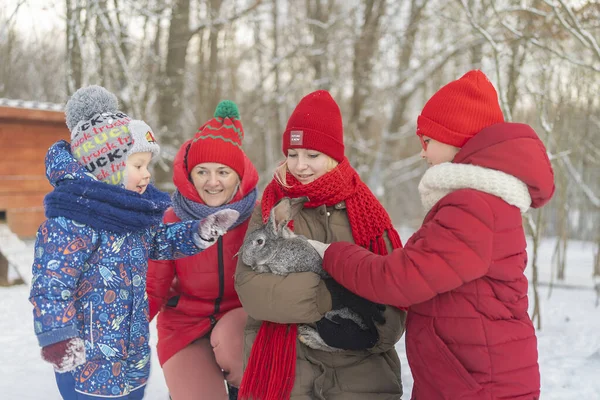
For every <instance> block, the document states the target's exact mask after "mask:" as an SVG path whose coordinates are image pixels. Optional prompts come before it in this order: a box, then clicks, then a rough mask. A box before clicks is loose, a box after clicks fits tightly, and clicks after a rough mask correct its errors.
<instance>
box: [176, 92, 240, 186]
mask: <svg viewBox="0 0 600 400" xmlns="http://www.w3.org/2000/svg"><path fill="white" fill-rule="evenodd" d="M243 139H244V128H243V127H242V122H241V121H240V112H239V110H238V107H237V105H236V104H235V103H234V102H233V101H231V100H223V101H221V102H220V103H219V104H218V105H217V108H216V109H215V113H214V116H213V118H211V119H209V120H208V121H207V122H206V123H205V124H204V125H202V126H201V127H200V128H199V129H198V132H197V133H196V135H195V136H194V140H193V141H192V144H191V145H190V147H189V149H188V153H187V157H186V164H185V165H186V169H187V172H188V174H189V173H190V172H191V171H192V169H193V168H194V167H195V166H196V165H198V164H202V163H206V162H214V163H219V164H223V165H227V166H228V167H229V168H231V169H233V170H234V171H235V172H236V173H237V174H238V176H239V177H240V178H241V177H242V176H243V175H244V163H245V156H244V152H243V150H242V140H243Z"/></svg>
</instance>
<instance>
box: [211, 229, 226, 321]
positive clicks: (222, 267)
mask: <svg viewBox="0 0 600 400" xmlns="http://www.w3.org/2000/svg"><path fill="white" fill-rule="evenodd" d="M217 254H218V265H219V297H217V298H216V299H215V312H214V314H218V313H219V310H220V309H221V300H222V299H223V294H224V293H225V264H224V263H223V236H219V238H218V239H217ZM211 317H213V318H211V319H210V322H211V325H213V326H214V324H216V323H217V321H216V319H214V316H211ZM213 320H214V321H215V322H214V323H213Z"/></svg>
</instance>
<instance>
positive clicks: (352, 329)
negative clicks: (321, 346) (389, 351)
mask: <svg viewBox="0 0 600 400" xmlns="http://www.w3.org/2000/svg"><path fill="white" fill-rule="evenodd" d="M316 325H317V332H319V335H320V336H321V339H323V341H324V342H325V343H327V344H328V345H329V346H331V347H337V348H338V349H344V350H364V349H370V348H371V347H373V346H375V345H376V344H377V342H378V341H379V332H377V328H375V325H373V324H372V323H371V324H369V327H368V329H362V328H361V327H360V326H358V324H356V322H354V321H352V320H349V319H345V318H342V317H340V316H339V315H334V316H333V317H331V319H327V318H322V319H321V320H320V321H317V323H316Z"/></svg>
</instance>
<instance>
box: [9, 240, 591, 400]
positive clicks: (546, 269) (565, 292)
mask: <svg viewBox="0 0 600 400" xmlns="http://www.w3.org/2000/svg"><path fill="white" fill-rule="evenodd" d="M408 236H409V233H408V232H402V237H403V238H408ZM554 244H555V241H554V240H553V239H546V240H544V241H543V243H542V248H541V252H540V258H539V265H540V280H541V281H543V282H550V276H551V268H550V260H551V257H552V251H553V249H554ZM31 249H32V243H31V242H29V243H28V246H27V251H28V252H29V253H28V254H31V258H32V255H33V254H32V250H31ZM593 253H594V247H593V245H592V244H591V243H585V242H577V241H573V242H571V243H570V245H569V248H568V253H567V276H566V280H565V282H561V283H563V284H565V285H566V286H568V285H574V286H576V288H575V289H570V288H563V287H561V288H556V287H555V288H554V289H553V291H552V295H551V297H550V298H548V291H549V288H548V287H542V288H541V297H542V308H541V310H542V324H543V325H542V330H541V331H539V332H538V340H539V353H540V365H541V373H542V398H543V399H544V400H552V399H556V400H558V399H560V400H565V399H600V379H599V378H600V334H599V332H600V308H596V307H595V300H596V297H595V296H596V294H595V292H594V291H593V290H592V287H593V283H592V279H591V274H592V262H593V257H594V255H593ZM23 256H24V257H23V258H24V259H27V254H23ZM530 259H531V257H530ZM29 263H31V261H29ZM25 268H29V266H26V267H25ZM530 273H531V271H530V268H528V274H530ZM23 275H25V276H30V273H23ZM28 295H29V289H28V288H27V287H26V286H18V287H11V288H0V393H2V395H1V396H0V397H1V398H2V399H3V400H17V399H19V400H42V399H43V400H55V399H56V400H60V396H59V394H58V390H57V389H56V385H55V383H54V374H53V372H52V368H51V367H50V366H49V365H47V364H46V363H44V362H43V361H42V360H41V358H40V356H39V348H38V345H37V341H36V338H35V335H34V334H33V326H32V317H31V310H32V307H31V305H30V304H29V302H28V300H27V297H28ZM530 302H531V303H532V302H533V301H532V298H531V297H530ZM151 327H152V330H151V332H152V335H153V336H152V339H151V342H152V343H153V347H155V346H154V345H155V344H156V326H155V324H152V326H151ZM396 347H397V349H398V352H399V354H400V359H401V360H402V368H403V370H402V378H403V382H404V391H405V393H406V394H405V395H404V396H403V399H409V398H410V391H411V388H412V378H411V375H410V370H409V368H408V365H407V363H406V353H405V351H404V339H402V340H401V341H400V342H398V344H397V346H396ZM168 398H169V397H168V393H167V388H166V386H165V383H164V378H163V376H162V373H161V370H160V367H159V365H158V361H157V358H156V353H154V354H153V369H152V375H151V377H150V381H149V384H148V388H147V391H146V397H145V399H148V400H168Z"/></svg>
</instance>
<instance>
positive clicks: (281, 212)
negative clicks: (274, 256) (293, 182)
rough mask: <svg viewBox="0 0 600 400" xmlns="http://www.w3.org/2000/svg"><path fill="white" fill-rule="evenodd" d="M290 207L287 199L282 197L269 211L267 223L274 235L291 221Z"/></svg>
mask: <svg viewBox="0 0 600 400" xmlns="http://www.w3.org/2000/svg"><path fill="white" fill-rule="evenodd" d="M291 211H292V205H291V202H290V199H289V198H288V197H284V198H283V199H281V200H279V202H278V203H277V204H276V205H275V206H274V207H273V209H272V210H271V216H270V217H269V223H270V224H271V228H272V229H273V231H274V232H275V233H278V232H279V231H280V230H281V228H283V227H284V226H285V225H286V224H287V223H288V222H290V220H291V219H292V214H291Z"/></svg>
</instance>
